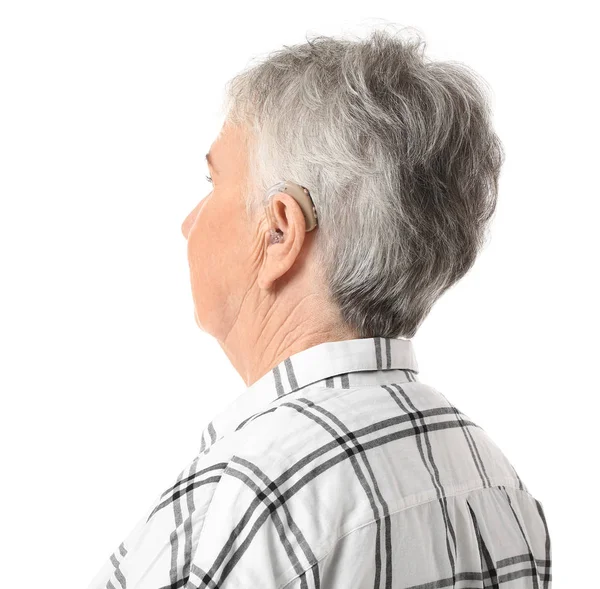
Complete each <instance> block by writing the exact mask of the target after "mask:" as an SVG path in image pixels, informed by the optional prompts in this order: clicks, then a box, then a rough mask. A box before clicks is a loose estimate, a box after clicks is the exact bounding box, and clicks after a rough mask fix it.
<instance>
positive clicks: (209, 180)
mask: <svg viewBox="0 0 600 589" xmlns="http://www.w3.org/2000/svg"><path fill="white" fill-rule="evenodd" d="M204 177H205V178H206V180H207V181H208V182H210V183H211V184H212V183H213V181H212V178H211V177H210V176H204Z"/></svg>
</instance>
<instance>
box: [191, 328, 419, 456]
mask: <svg viewBox="0 0 600 589" xmlns="http://www.w3.org/2000/svg"><path fill="white" fill-rule="evenodd" d="M393 369H407V370H412V371H413V372H414V373H418V372H419V369H418V365H417V360H416V357H415V353H414V348H413V343H412V341H411V340H409V339H401V338H399V339H397V338H385V337H370V338H357V339H349V340H340V341H330V342H323V343H320V344H317V345H315V346H312V347H310V348H306V349H304V350H301V351H300V352H297V353H295V354H292V355H291V356H289V357H288V358H286V359H285V360H283V361H281V362H280V363H279V364H277V366H275V367H274V368H272V369H271V370H269V372H267V373H266V374H264V375H263V376H262V377H261V378H259V379H258V380H257V381H256V382H254V383H253V384H251V385H250V386H249V387H247V388H246V389H245V390H244V391H243V392H242V393H241V394H240V395H239V396H238V397H236V398H235V399H234V401H233V402H232V403H230V404H229V405H228V406H227V407H226V408H225V409H224V410H223V411H221V412H220V413H219V414H217V416H216V417H214V418H213V420H212V421H211V422H210V423H209V424H208V425H207V426H206V427H205V429H204V431H203V432H202V444H201V447H200V452H201V453H205V452H207V451H208V449H209V447H210V446H212V445H213V444H214V443H215V442H216V441H217V440H219V439H220V438H222V437H223V436H225V435H226V434H228V433H229V432H231V431H234V430H236V429H238V428H239V427H240V426H241V425H243V423H244V422H245V421H246V420H247V419H248V418H250V417H252V416H253V415H255V414H256V413H259V412H261V411H264V410H266V409H268V408H269V405H270V404H271V403H272V402H273V401H275V400H277V399H279V398H280V397H283V396H284V395H289V394H290V393H293V392H294V391H297V390H299V389H301V388H303V387H305V386H307V385H310V384H313V383H315V382H319V381H322V380H324V379H326V378H329V377H332V376H335V375H337V374H343V373H348V372H358V371H363V370H393Z"/></svg>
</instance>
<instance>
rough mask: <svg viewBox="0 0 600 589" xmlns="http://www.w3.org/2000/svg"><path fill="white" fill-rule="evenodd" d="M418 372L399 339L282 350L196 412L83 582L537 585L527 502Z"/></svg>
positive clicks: (473, 430) (536, 543)
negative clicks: (185, 446) (154, 492)
mask: <svg viewBox="0 0 600 589" xmlns="http://www.w3.org/2000/svg"><path fill="white" fill-rule="evenodd" d="M417 374H418V367H417V362H416V358H415V354H414V350H413V344H412V342H411V341H410V340H405V339H388V338H379V337H376V338H363V339H353V340H345V341H338V342H326V343H322V344H319V345H316V346H313V347H311V348H308V349H306V350H303V351H301V352H299V353H297V354H294V355H292V356H290V357H289V358H287V359H286V360H284V361H283V362H281V363H280V364H279V365H278V366H276V367H275V368H274V369H273V370H271V371H270V372H268V373H267V374H265V375H264V376H263V377H262V378H261V379H259V380H258V381H257V382H255V383H254V384H253V385H251V386H250V387H249V388H247V389H246V390H244V391H243V392H242V393H241V394H240V396H238V397H237V398H236V399H235V400H234V402H233V403H232V404H231V405H230V406H229V407H227V409H226V410H225V411H223V412H222V413H220V414H219V415H217V416H216V417H215V418H214V419H213V420H212V421H211V423H209V424H208V426H207V427H206V428H205V430H204V431H203V433H202V438H201V440H202V444H201V448H200V453H199V454H198V455H197V456H196V457H195V458H194V459H193V460H192V461H191V463H190V464H189V466H188V467H187V468H185V469H184V470H183V471H182V472H181V474H180V475H179V477H178V478H177V481H176V482H175V483H174V484H173V485H172V486H170V487H169V488H168V489H167V490H165V491H164V492H163V493H162V494H161V495H160V497H158V499H157V501H156V502H155V503H154V504H153V505H152V506H151V507H150V508H149V509H148V511H147V512H146V514H144V517H143V518H142V519H141V520H140V521H139V523H138V525H137V526H136V527H135V529H134V530H133V531H132V532H131V534H130V535H129V536H128V537H127V538H126V539H125V540H124V542H123V543H122V544H121V545H120V546H119V547H118V548H117V549H116V551H115V552H114V554H112V555H111V557H110V558H109V559H108V560H107V562H106V564H105V566H104V567H103V568H102V569H101V570H100V571H99V572H98V574H97V576H96V578H95V579H94V581H93V582H92V583H91V585H90V586H89V589H100V588H108V589H119V588H128V589H134V588H135V589H158V588H167V587H170V588H173V589H175V588H181V587H185V588H200V587H207V588H208V587H210V588H213V589H215V588H221V589H234V588H236V589H237V588H241V587H249V588H250V587H251V588H260V589H269V588H272V589H284V588H285V589H301V588H302V589H309V588H310V589H312V588H320V587H322V588H326V589H363V588H364V589H373V588H379V587H381V588H386V589H392V588H394V589H400V588H409V587H410V588H412V589H416V588H419V589H434V588H438V587H439V588H443V587H456V588H458V589H468V588H475V587H507V588H508V587H510V588H511V589H516V588H530V587H535V588H539V589H550V588H551V576H552V575H551V548H550V537H549V533H548V527H547V524H546V519H545V515H544V511H543V509H542V505H541V503H540V501H538V500H537V499H536V498H534V497H533V496H532V495H531V494H530V493H529V492H528V490H527V488H526V487H525V485H524V484H523V482H522V481H521V479H520V478H519V476H518V475H517V473H516V472H515V469H514V468H513V466H512V465H511V464H510V462H509V461H508V459H507V458H506V457H505V456H504V455H503V453H502V452H501V450H500V449H499V448H498V447H497V446H496V444H495V443H494V442H493V441H492V440H491V439H490V438H489V437H488V435H487V434H486V432H485V431H484V430H483V429H482V428H481V427H479V426H478V425H476V424H475V423H473V422H472V421H471V419H470V418H469V417H468V416H467V415H465V414H463V413H462V412H461V411H460V410H458V409H457V408H456V407H455V406H453V405H452V404H451V403H450V402H449V401H448V400H447V399H446V398H445V397H444V396H443V395H442V394H441V393H439V392H438V391H437V390H435V389H434V388H432V387H431V386H428V385H426V384H424V383H422V382H420V381H419V380H418V378H417Z"/></svg>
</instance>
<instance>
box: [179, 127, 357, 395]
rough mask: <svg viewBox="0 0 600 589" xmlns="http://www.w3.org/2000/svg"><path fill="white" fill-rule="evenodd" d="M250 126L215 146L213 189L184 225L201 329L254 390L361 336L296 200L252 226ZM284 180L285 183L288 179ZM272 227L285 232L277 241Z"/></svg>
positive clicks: (281, 203)
mask: <svg viewBox="0 0 600 589" xmlns="http://www.w3.org/2000/svg"><path fill="white" fill-rule="evenodd" d="M244 138H245V130H244V128H243V127H239V126H232V125H229V124H228V123H225V124H224V125H223V127H222V129H221V131H220V133H219V135H218V136H217V138H216V139H215V141H214V142H213V144H212V145H211V149H210V159H211V160H212V163H213V165H210V164H209V170H210V175H211V177H212V180H213V190H212V191H211V192H210V194H208V195H207V196H205V197H204V198H203V199H202V200H201V201H200V202H199V203H198V205H196V207H195V208H194V209H193V210H192V211H191V212H190V214H189V215H188V216H187V217H186V219H185V220H184V222H183V224H182V226H181V231H182V233H183V236H184V237H185V238H186V239H187V256H188V263H189V268H190V282H191V287H192V297H193V300H194V314H195V319H196V323H197V325H198V326H199V327H200V329H202V330H203V331H205V332H207V333H209V334H211V335H212V336H213V337H214V338H215V339H216V340H217V341H218V342H219V345H220V346H221V348H222V349H223V351H224V352H225V354H226V355H227V357H228V358H229V360H230V362H231V363H232V365H233V366H234V368H235V369H236V370H237V372H238V373H239V374H240V376H241V377H242V378H243V380H244V382H245V383H246V385H247V386H250V385H251V384H252V383H254V382H255V381H256V380H258V379H259V378H260V377H261V376H263V375H264V374H266V373H267V372H269V371H270V370H271V369H272V368H274V367H275V366H276V365H277V364H279V363H280V362H282V361H283V360H285V359H286V358H288V357H289V356H291V355H293V354H295V353H297V352H300V351H302V350H304V349H306V348H309V347H312V346H315V345H317V344H320V343H323V342H327V341H339V340H345V339H354V338H357V337H358V335H357V334H356V333H354V332H353V331H352V330H350V329H348V327H346V326H345V325H344V324H343V322H342V321H341V319H340V317H339V314H338V312H337V311H336V309H335V307H334V305H333V304H332V303H331V302H330V301H329V300H328V299H327V296H326V294H325V293H326V289H325V287H324V286H323V284H322V283H321V282H320V281H319V280H317V278H316V277H317V272H316V271H315V267H314V266H315V265H314V255H313V251H314V236H315V233H316V232H317V231H320V230H321V229H320V227H318V226H317V227H316V228H315V229H314V230H313V231H311V232H309V233H307V232H306V224H305V220H304V215H303V213H302V209H301V208H300V206H299V205H298V203H297V202H296V201H295V200H294V199H293V198H292V197H291V196H290V195H288V194H286V193H283V192H279V193H277V194H275V195H274V196H273V198H272V201H271V202H272V206H271V209H270V211H269V212H267V211H266V210H265V214H261V215H259V216H258V217H257V218H256V219H254V220H249V219H247V217H246V214H245V211H244V202H243V200H242V198H243V193H242V186H243V185H244V184H243V182H244V179H245V174H246V170H247V154H246V150H245V147H244V144H245V142H244ZM282 179H283V178H282ZM270 228H277V229H279V230H280V231H282V232H283V241H282V242H281V243H275V244H271V243H270V231H269V230H270Z"/></svg>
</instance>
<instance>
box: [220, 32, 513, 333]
mask: <svg viewBox="0 0 600 589" xmlns="http://www.w3.org/2000/svg"><path fill="white" fill-rule="evenodd" d="M402 32H403V31H400V34H393V33H389V32H388V31H386V30H375V31H372V32H371V33H370V35H369V36H368V37H367V38H365V39H356V38H355V39H349V38H332V37H327V36H322V35H318V36H314V37H313V38H308V37H307V43H303V44H298V45H291V46H287V45H284V48H283V49H281V50H277V51H275V52H273V53H271V54H269V55H268V57H267V58H266V59H264V60H262V61H261V62H259V63H258V64H254V65H251V66H250V67H247V68H246V69H245V70H244V71H242V72H241V73H240V74H238V75H237V76H235V77H234V78H232V79H231V80H230V81H229V82H228V83H227V86H226V92H225V101H224V109H225V113H226V116H225V120H226V122H229V123H231V124H234V125H236V124H237V125H242V126H243V127H245V128H246V129H247V130H248V131H249V133H248V137H249V139H248V143H247V148H248V158H249V170H248V178H247V181H248V184H247V187H246V195H245V196H246V214H247V215H248V219H254V218H255V215H257V214H263V212H264V209H263V206H264V205H263V199H264V196H265V192H266V190H267V189H268V188H269V187H270V186H272V185H273V184H275V183H276V182H278V181H280V180H291V181H294V182H296V183H298V184H300V185H302V186H306V187H307V188H308V189H309V190H310V193H311V196H312V198H313V201H314V203H315V208H316V209H317V213H318V219H319V227H318V228H317V229H316V230H315V231H316V236H315V256H316V258H317V264H316V268H317V269H319V271H320V272H321V274H320V277H319V278H320V279H321V280H322V281H323V285H324V288H326V289H327V291H328V292H327V293H325V294H327V296H328V298H329V300H330V301H332V302H333V303H334V304H335V305H336V307H337V309H338V310H339V312H340V317H341V318H342V320H343V321H344V322H345V324H346V325H347V326H350V327H351V328H352V329H353V330H355V331H356V332H357V333H358V334H359V337H361V338H366V337H375V336H381V337H390V338H398V337H405V338H411V337H413V336H414V334H415V333H416V331H417V329H418V327H419V326H420V324H421V322H422V321H423V319H424V318H425V317H426V315H427V314H428V313H429V311H430V309H431V307H432V306H433V304H434V303H435V301H436V300H437V299H438V298H439V297H440V296H441V295H442V294H443V293H444V292H445V291H446V290H447V289H448V288H450V286H452V285H453V284H454V283H456V282H457V281H458V280H459V279H460V278H462V277H463V276H464V275H465V274H466V273H467V271H468V270H469V269H470V268H471V266H472V265H473V263H474V262H475V258H476V256H477V254H478V252H479V250H480V249H481V247H482V246H483V244H484V242H485V240H486V237H487V236H486V226H487V224H488V221H489V220H490V219H491V217H492V216H493V213H494V211H495V208H496V197H497V191H498V177H499V173H500V168H501V166H502V164H503V160H504V153H503V148H502V144H501V142H500V140H499V139H498V137H497V135H496V134H495V132H494V130H493V128H492V125H491V110H490V106H489V98H488V95H487V87H488V86H487V83H486V82H485V81H484V80H483V79H482V78H481V77H479V76H478V75H477V74H476V73H475V72H474V71H473V70H471V69H470V68H469V67H467V66H466V65H464V64H462V63H460V62H455V61H432V60H430V59H429V58H427V57H426V56H425V55H424V50H425V42H424V41H423V40H422V39H421V38H420V36H419V35H418V34H417V35H416V37H415V36H412V37H408V38H403V35H402Z"/></svg>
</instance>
